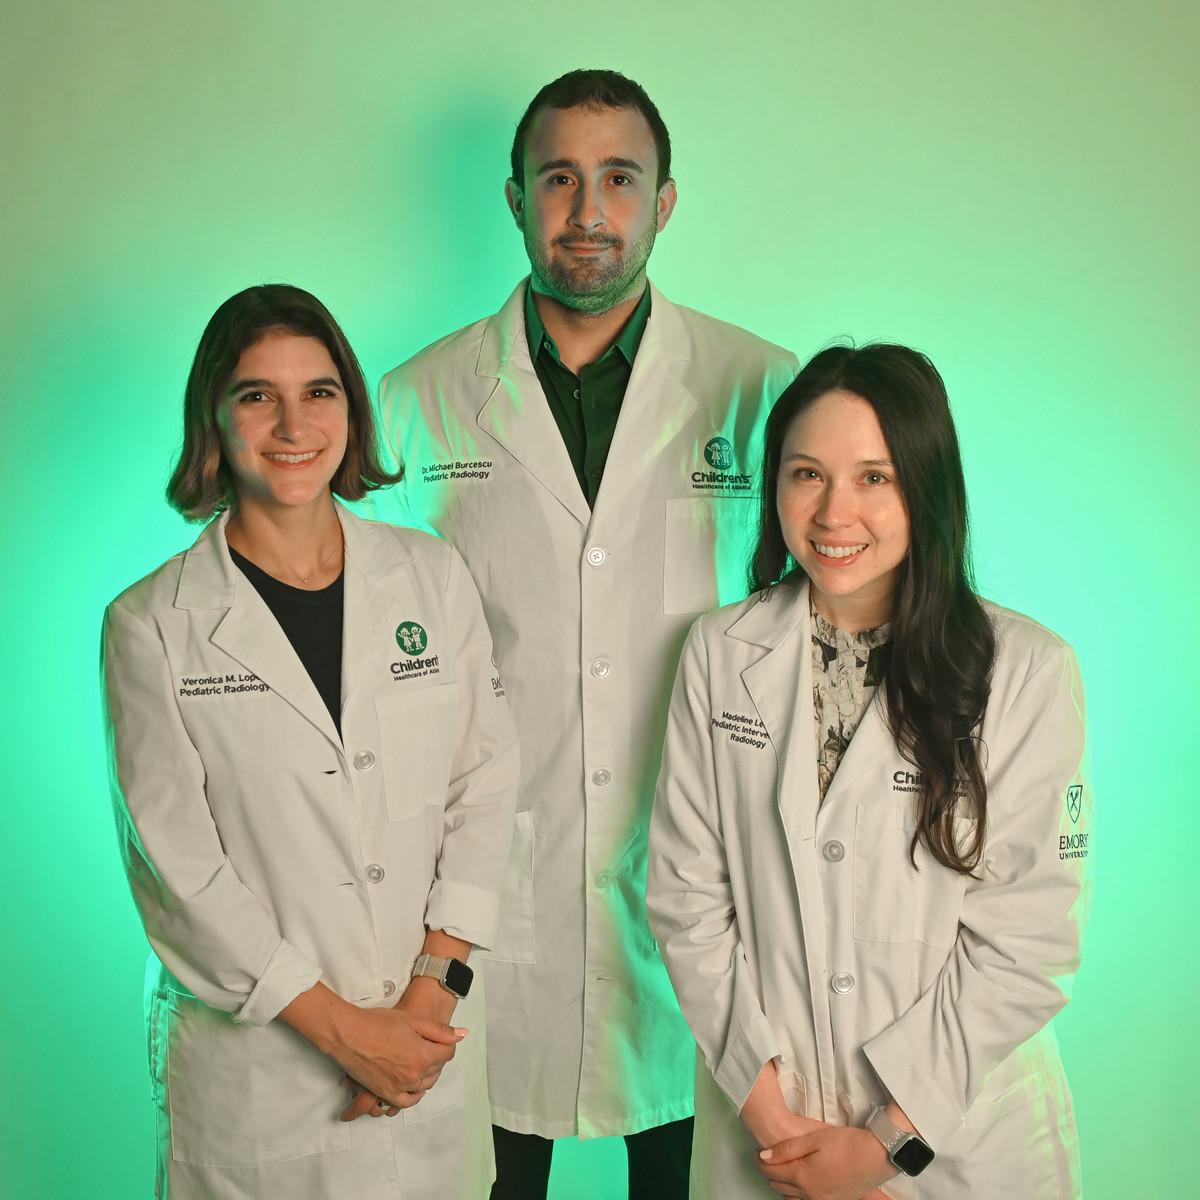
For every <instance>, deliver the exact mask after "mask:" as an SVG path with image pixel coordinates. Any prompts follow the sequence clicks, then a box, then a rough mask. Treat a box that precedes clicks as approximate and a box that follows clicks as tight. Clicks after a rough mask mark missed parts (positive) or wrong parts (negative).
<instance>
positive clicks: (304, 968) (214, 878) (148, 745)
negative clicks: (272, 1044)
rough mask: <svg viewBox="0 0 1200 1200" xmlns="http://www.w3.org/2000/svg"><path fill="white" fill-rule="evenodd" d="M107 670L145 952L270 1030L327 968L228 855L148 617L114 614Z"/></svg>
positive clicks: (113, 768) (116, 800)
mask: <svg viewBox="0 0 1200 1200" xmlns="http://www.w3.org/2000/svg"><path fill="white" fill-rule="evenodd" d="M101 669H102V672H103V688H102V695H103V697H104V705H105V724H106V731H107V742H108V755H109V778H110V783H111V789H112V799H113V807H114V810H115V816H116V822H117V836H118V839H119V841H120V844H121V852H122V857H123V859H124V863H125V871H126V875H127V876H128V879H129V886H130V890H131V891H132V893H133V900H134V903H135V904H136V906H137V909H138V912H139V913H140V914H141V918H142V923H143V925H144V926H145V929H146V936H147V938H148V939H149V941H150V945H151V946H152V947H153V949H154V952H155V954H157V955H158V957H159V959H160V960H161V962H162V963H163V965H164V966H165V967H166V968H167V969H168V970H169V971H170V972H171V973H172V974H173V975H174V976H175V977H176V978H177V979H178V980H179V981H180V982H181V983H182V984H183V985H184V986H185V987H187V988H188V989H190V990H191V991H192V992H193V993H194V994H195V995H196V996H198V997H199V998H200V999H201V1000H203V1001H204V1002H205V1003H206V1004H208V1005H211V1006H212V1007H213V1008H218V1009H222V1010H224V1011H226V1012H230V1013H232V1014H233V1019H234V1020H235V1021H238V1022H241V1023H244V1024H246V1025H264V1024H266V1022H268V1021H270V1020H271V1019H272V1018H273V1017H275V1016H276V1015H277V1014H278V1013H279V1011H280V1010H281V1009H282V1008H284V1007H285V1006H286V1005H287V1004H288V1003H289V1002H290V1001H291V1000H293V999H294V998H295V997H296V996H298V995H299V994H300V993H301V992H304V991H307V990H308V989H309V988H310V987H312V986H313V984H315V983H316V982H317V981H318V980H319V979H320V977H321V971H320V968H319V967H317V966H316V965H314V964H313V963H311V962H309V961H308V960H307V959H306V958H305V957H304V955H302V954H301V953H300V952H299V951H298V950H297V949H296V948H295V947H294V946H292V945H290V944H289V943H288V942H286V941H284V939H283V938H282V937H280V934H279V930H278V929H277V928H276V927H275V924H274V922H273V921H272V919H271V917H270V916H269V914H268V913H267V912H266V911H265V910H264V909H263V907H262V905H261V904H259V902H258V900H257V899H256V898H255V897H254V896H253V894H252V893H251V892H250V891H249V890H248V889H247V888H246V887H245V885H244V884H243V883H242V881H241V880H240V879H239V878H238V876H237V874H236V872H235V871H234V869H233V866H232V865H231V863H230V862H229V859H228V858H227V857H226V855H225V853H224V851H223V849H222V846H221V838H220V835H219V833H218V832H217V828H216V825H215V824H214V822H213V818H212V813H211V812H210V810H209V807H208V802H207V799H206V797H205V790H204V789H205V773H204V764H203V762H202V761H201V759H200V755H199V753H198V752H197V750H196V748H195V746H194V745H193V744H192V742H191V739H190V738H189V737H188V734H187V730H186V729H185V727H184V724H183V720H182V718H181V717H180V714H179V709H178V707H177V705H176V702H175V699H174V691H173V687H172V680H171V675H170V671H169V665H168V661H167V655H166V651H165V649H164V647H163V642H162V638H161V635H160V633H159V630H158V627H157V625H156V623H155V620H154V618H153V616H152V615H150V614H134V613H131V612H129V611H126V610H125V609H124V608H123V607H122V605H121V604H120V602H117V603H114V604H112V605H110V606H109V609H108V611H107V613H106V614H105V619H104V631H103V640H102V649H101Z"/></svg>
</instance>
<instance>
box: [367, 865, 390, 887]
mask: <svg viewBox="0 0 1200 1200" xmlns="http://www.w3.org/2000/svg"><path fill="white" fill-rule="evenodd" d="M366 874H367V882H368V883H378V882H379V881H380V880H381V879H382V878H383V877H384V876H385V875H386V874H387V872H386V871H385V870H384V869H383V868H382V867H381V866H380V865H379V864H378V863H371V864H370V865H369V866H368V867H367V872H366Z"/></svg>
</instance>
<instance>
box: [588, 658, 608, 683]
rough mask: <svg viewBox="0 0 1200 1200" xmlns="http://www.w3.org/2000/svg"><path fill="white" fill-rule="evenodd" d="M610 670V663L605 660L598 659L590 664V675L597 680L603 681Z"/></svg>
mask: <svg viewBox="0 0 1200 1200" xmlns="http://www.w3.org/2000/svg"><path fill="white" fill-rule="evenodd" d="M611 670H612V663H610V662H609V661H608V659H607V658H598V659H596V661H595V662H594V663H592V674H593V675H595V677H596V678H597V679H603V678H604V677H605V675H607V674H608V673H609V671H611Z"/></svg>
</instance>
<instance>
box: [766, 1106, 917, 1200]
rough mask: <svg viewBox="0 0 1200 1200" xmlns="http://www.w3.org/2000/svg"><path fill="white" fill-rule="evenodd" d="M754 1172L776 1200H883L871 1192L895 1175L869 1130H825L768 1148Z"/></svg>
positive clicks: (878, 1143)
mask: <svg viewBox="0 0 1200 1200" xmlns="http://www.w3.org/2000/svg"><path fill="white" fill-rule="evenodd" d="M757 1161H758V1167H759V1170H760V1171H762V1173H763V1175H764V1176H765V1177H766V1180H767V1182H768V1183H769V1184H770V1185H771V1187H772V1188H773V1189H774V1190H775V1191H776V1192H778V1193H779V1195H781V1196H794V1197H800V1198H801V1200H887V1198H886V1197H885V1196H884V1195H883V1193H882V1192H878V1191H876V1190H875V1189H876V1188H878V1186H879V1185H880V1184H881V1183H885V1182H886V1181H887V1180H889V1179H891V1178H893V1177H894V1176H895V1175H897V1174H898V1173H899V1172H897V1170H896V1168H895V1167H894V1166H892V1164H891V1161H890V1160H889V1159H888V1156H887V1151H886V1150H885V1149H884V1147H883V1143H882V1142H880V1140H879V1139H878V1138H877V1137H876V1136H875V1135H874V1134H873V1133H872V1132H871V1131H870V1130H869V1129H854V1128H851V1127H849V1126H842V1127H836V1126H833V1125H826V1126H824V1127H823V1128H821V1129H818V1130H816V1131H814V1132H813V1133H806V1134H803V1135H801V1136H800V1137H794V1138H788V1139H787V1140H786V1141H783V1142H779V1143H778V1144H777V1145H775V1146H768V1147H767V1149H766V1150H763V1151H762V1152H761V1153H760V1154H759V1155H758V1159H757Z"/></svg>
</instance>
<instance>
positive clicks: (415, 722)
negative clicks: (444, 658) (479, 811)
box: [375, 683, 458, 821]
mask: <svg viewBox="0 0 1200 1200" xmlns="http://www.w3.org/2000/svg"><path fill="white" fill-rule="evenodd" d="M457 700H458V684H457V683H441V684H437V685H436V686H434V687H423V688H414V689H413V690H412V691H403V692H392V693H391V694H389V695H386V696H378V697H376V699H375V715H376V717H377V718H378V720H379V735H380V747H381V749H382V752H383V768H384V770H383V778H384V784H383V786H384V793H385V796H386V799H387V814H388V820H389V821H403V820H406V819H407V818H409V817H415V816H418V815H419V814H420V813H421V812H423V811H424V809H425V806H426V805H429V804H437V805H444V804H445V802H446V788H447V787H448V786H449V783H450V765H451V761H452V759H453V756H454V745H455V742H456V740H457V737H458V709H457V704H456V701H457Z"/></svg>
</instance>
